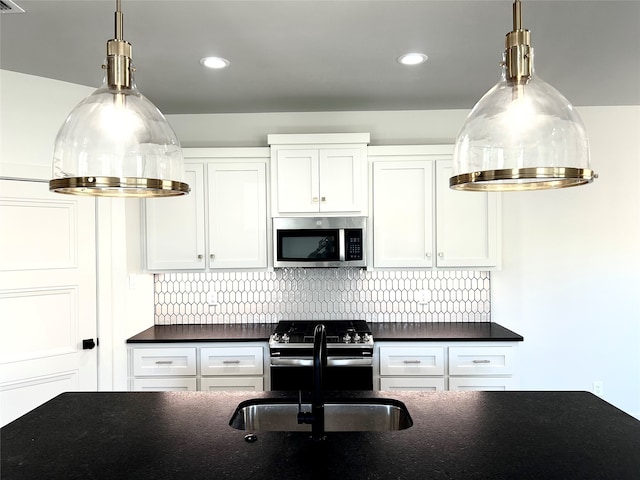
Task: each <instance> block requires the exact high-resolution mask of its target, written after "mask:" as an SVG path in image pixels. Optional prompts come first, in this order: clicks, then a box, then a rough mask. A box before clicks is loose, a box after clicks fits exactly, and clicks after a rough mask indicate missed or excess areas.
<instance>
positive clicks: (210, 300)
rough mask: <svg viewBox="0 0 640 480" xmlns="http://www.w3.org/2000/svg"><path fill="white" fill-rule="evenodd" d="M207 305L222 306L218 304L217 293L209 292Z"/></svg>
mask: <svg viewBox="0 0 640 480" xmlns="http://www.w3.org/2000/svg"><path fill="white" fill-rule="evenodd" d="M207 304H208V305H209V306H211V307H215V306H217V305H220V304H219V303H218V295H217V294H216V292H209V293H207Z"/></svg>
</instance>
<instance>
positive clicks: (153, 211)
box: [145, 164, 205, 270]
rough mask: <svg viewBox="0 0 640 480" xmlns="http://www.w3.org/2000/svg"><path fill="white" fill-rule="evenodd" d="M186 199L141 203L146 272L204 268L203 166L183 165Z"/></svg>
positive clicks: (153, 199) (183, 197)
mask: <svg viewBox="0 0 640 480" xmlns="http://www.w3.org/2000/svg"><path fill="white" fill-rule="evenodd" d="M185 174H186V180H187V183H188V184H189V187H190V188H191V192H190V193H189V194H188V195H183V196H180V197H172V198H170V199H166V198H152V199H147V200H145V208H146V244H147V268H148V269H149V270H194V269H203V268H205V258H204V257H205V248H204V247H205V241H204V236H205V232H204V165H202V164H186V165H185Z"/></svg>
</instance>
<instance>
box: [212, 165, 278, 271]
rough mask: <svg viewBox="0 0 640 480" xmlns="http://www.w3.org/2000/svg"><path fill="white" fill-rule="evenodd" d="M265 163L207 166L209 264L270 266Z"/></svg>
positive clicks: (215, 266) (214, 266) (240, 266)
mask: <svg viewBox="0 0 640 480" xmlns="http://www.w3.org/2000/svg"><path fill="white" fill-rule="evenodd" d="M265 170H266V166H265V164H264V163H242V164H233V163H217V164H209V166H208V184H207V185H208V188H209V195H208V198H209V267H210V268H263V267H266V266H267V208H266V175H265Z"/></svg>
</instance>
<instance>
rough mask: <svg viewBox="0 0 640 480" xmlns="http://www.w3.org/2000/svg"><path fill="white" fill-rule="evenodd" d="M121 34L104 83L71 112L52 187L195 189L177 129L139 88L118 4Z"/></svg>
mask: <svg viewBox="0 0 640 480" xmlns="http://www.w3.org/2000/svg"><path fill="white" fill-rule="evenodd" d="M115 15H116V17H115V25H116V28H115V30H116V35H115V37H116V38H115V39H112V40H109V41H108V42H107V60H106V65H103V69H105V80H104V83H103V85H102V86H101V87H100V88H99V89H97V90H96V91H95V92H93V93H92V94H91V95H89V96H88V97H87V98H85V99H84V100H83V101H81V102H80V103H79V104H78V105H77V106H76V107H75V108H74V109H73V111H72V112H71V113H70V114H69V116H68V117H67V119H66V120H65V122H64V124H63V125H62V127H61V128H60V130H59V132H58V135H57V137H56V140H55V147H54V153H53V177H54V178H53V179H52V180H51V181H50V182H49V190H51V191H53V192H58V193H68V194H74V195H96V196H124V197H164V196H176V195H184V194H186V193H189V185H187V184H186V183H184V182H183V179H184V159H183V157H182V149H181V148H180V142H179V141H178V138H177V137H176V134H175V132H174V131H173V129H172V128H171V126H170V125H169V123H168V122H167V120H166V118H165V117H164V115H162V113H161V112H160V111H159V110H158V109H157V108H156V107H155V106H154V105H153V104H152V103H151V102H150V101H149V100H147V99H146V98H145V97H144V96H143V95H142V94H141V93H140V92H139V91H138V89H137V88H136V85H135V83H134V81H133V70H134V69H133V66H132V64H131V44H130V43H129V42H127V41H125V40H122V12H121V11H120V0H117V2H116V14H115Z"/></svg>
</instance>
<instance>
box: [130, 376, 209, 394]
mask: <svg viewBox="0 0 640 480" xmlns="http://www.w3.org/2000/svg"><path fill="white" fill-rule="evenodd" d="M133 391H134V392H166V391H171V392H179V391H189V392H195V391H196V379H195V378H135V379H134V380H133Z"/></svg>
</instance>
